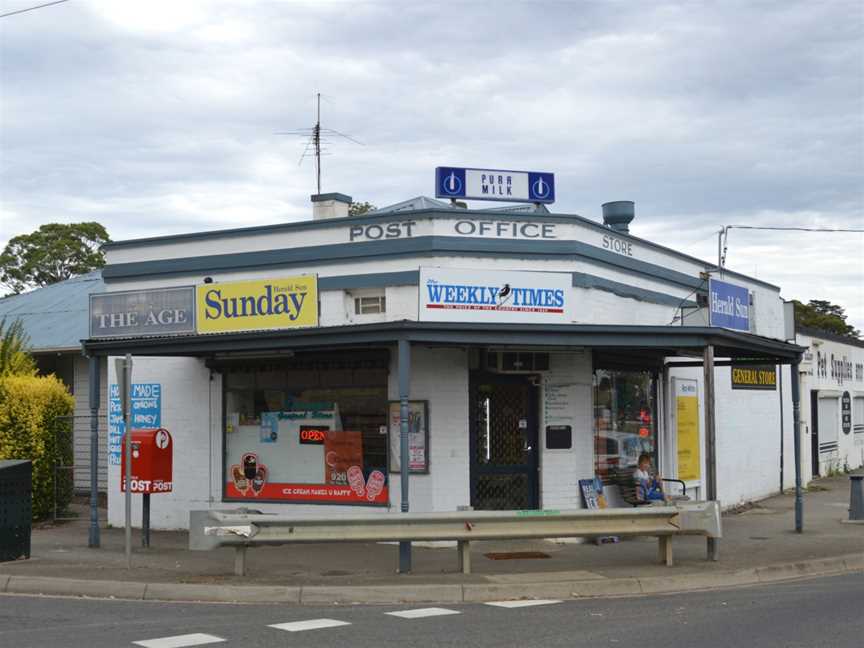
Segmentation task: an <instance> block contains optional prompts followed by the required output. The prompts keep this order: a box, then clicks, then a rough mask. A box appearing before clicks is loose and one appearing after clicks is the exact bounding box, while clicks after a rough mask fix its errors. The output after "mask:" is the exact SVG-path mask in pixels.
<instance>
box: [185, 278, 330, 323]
mask: <svg viewBox="0 0 864 648" xmlns="http://www.w3.org/2000/svg"><path fill="white" fill-rule="evenodd" d="M196 302H197V303H196V309H197V316H198V317H197V329H198V332H199V333H227V332H231V331H261V330H272V329H287V328H297V327H301V326H317V325H318V279H317V277H316V276H315V275H302V276H297V277H281V278H279V279H263V280H260V281H236V282H231V283H224V284H202V285H199V286H198V287H197V289H196Z"/></svg>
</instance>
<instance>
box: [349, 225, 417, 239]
mask: <svg viewBox="0 0 864 648" xmlns="http://www.w3.org/2000/svg"><path fill="white" fill-rule="evenodd" d="M416 224H417V221H402V222H400V223H387V224H386V225H374V224H373V225H352V226H351V227H350V228H348V238H349V240H351V241H355V240H357V239H366V240H369V241H377V240H378V239H394V238H409V237H411V236H413V235H414V234H413V232H412V230H413V228H414V226H415V225H416Z"/></svg>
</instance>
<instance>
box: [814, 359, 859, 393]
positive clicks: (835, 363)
mask: <svg viewBox="0 0 864 648" xmlns="http://www.w3.org/2000/svg"><path fill="white" fill-rule="evenodd" d="M853 368H854V373H853ZM816 372H817V374H818V375H819V377H820V378H828V376H829V374H830V376H831V378H833V379H834V381H835V382H836V383H837V384H838V385H843V384H845V383H847V382H851V381H852V380H853V379H854V380H855V381H856V382H861V381H862V380H864V363H860V362H857V363H855V364H854V365H853V364H852V362H851V361H850V360H849V358H848V357H847V356H845V355H844V356H843V357H842V358H838V357H835V356H834V354H833V353H831V354H828V353H822V352H821V351H817V352H816ZM853 376H854V378H853Z"/></svg>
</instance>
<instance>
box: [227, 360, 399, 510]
mask: <svg viewBox="0 0 864 648" xmlns="http://www.w3.org/2000/svg"><path fill="white" fill-rule="evenodd" d="M388 366H389V356H388V354H387V352H386V351H382V352H376V353H368V352H354V353H348V352H346V353H343V354H339V355H335V354H312V353H303V354H298V355H297V356H295V357H293V358H291V359H286V360H282V361H279V362H276V361H273V362H263V361H262V362H257V363H252V364H231V365H229V366H225V367H220V370H221V371H222V372H223V374H224V376H225V378H224V384H225V394H224V408H225V410H224V411H225V433H224V439H225V464H224V484H225V487H224V489H225V490H224V495H225V499H226V500H234V501H236V500H245V501H250V500H251V501H278V502H295V503H317V504H325V503H326V504H365V505H373V506H374V505H387V504H388V502H389V494H388V476H387V475H388V472H387V415H388V399H387V382H388Z"/></svg>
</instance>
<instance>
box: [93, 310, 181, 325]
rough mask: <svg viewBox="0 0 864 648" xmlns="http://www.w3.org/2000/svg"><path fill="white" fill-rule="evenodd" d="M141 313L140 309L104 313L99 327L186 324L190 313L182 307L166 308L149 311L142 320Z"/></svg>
mask: <svg viewBox="0 0 864 648" xmlns="http://www.w3.org/2000/svg"><path fill="white" fill-rule="evenodd" d="M140 315H141V313H139V312H138V311H127V312H125V313H104V314H102V315H99V327H100V328H103V329H108V328H123V327H127V326H139V325H140V324H142V323H143V325H144V326H155V325H158V324H162V325H166V324H184V323H186V322H188V321H189V314H188V313H187V312H186V311H185V310H183V309H180V308H165V309H162V310H159V311H153V310H151V311H147V313H146V314H145V315H144V320H143V322H142V320H141V319H139V316H140Z"/></svg>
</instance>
